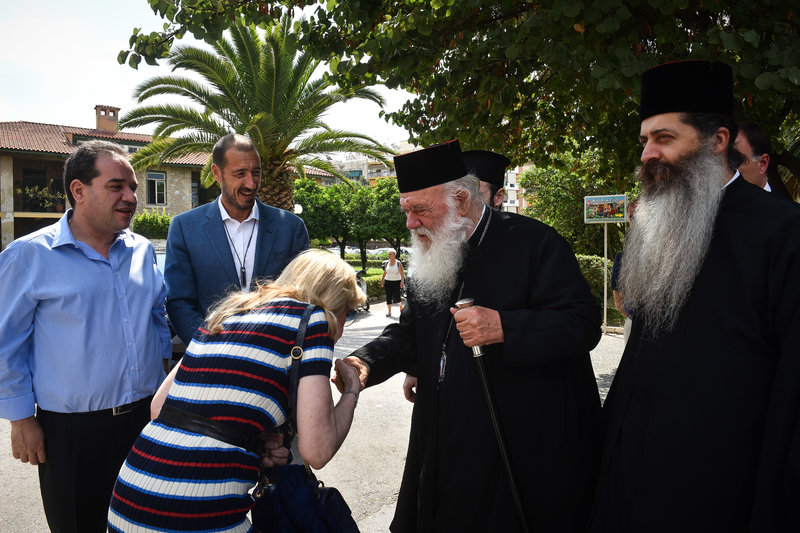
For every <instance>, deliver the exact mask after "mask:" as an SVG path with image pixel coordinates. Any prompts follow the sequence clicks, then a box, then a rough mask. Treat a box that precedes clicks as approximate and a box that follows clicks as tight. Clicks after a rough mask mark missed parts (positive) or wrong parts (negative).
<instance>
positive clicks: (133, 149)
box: [125, 146, 139, 154]
mask: <svg viewBox="0 0 800 533" xmlns="http://www.w3.org/2000/svg"><path fill="white" fill-rule="evenodd" d="M125 148H127V149H128V153H129V154H135V153H136V152H138V151H139V147H138V146H126V147H125Z"/></svg>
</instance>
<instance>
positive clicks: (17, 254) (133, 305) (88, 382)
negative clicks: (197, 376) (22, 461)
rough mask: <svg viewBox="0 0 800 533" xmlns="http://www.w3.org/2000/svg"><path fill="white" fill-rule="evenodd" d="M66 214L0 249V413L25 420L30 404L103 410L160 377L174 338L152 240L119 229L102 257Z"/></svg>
mask: <svg viewBox="0 0 800 533" xmlns="http://www.w3.org/2000/svg"><path fill="white" fill-rule="evenodd" d="M70 215H71V213H70V211H68V212H67V213H66V214H65V215H64V216H63V217H61V219H60V220H59V221H58V222H57V223H55V224H53V225H51V226H48V227H46V228H43V229H41V230H39V231H37V232H34V233H31V234H30V235H27V236H25V237H22V238H20V239H17V240H16V241H14V242H12V243H11V244H10V245H9V246H8V248H6V250H4V251H3V252H2V253H0V418H5V419H8V420H20V419H23V418H27V417H29V416H31V415H33V414H34V411H35V407H34V404H38V405H39V407H40V408H42V409H45V410H48V411H56V412H60V413H77V412H86V411H98V410H101V409H109V408H111V407H116V406H118V405H124V404H127V403H131V402H134V401H136V400H139V399H141V398H145V397H147V396H149V395H151V394H153V393H154V392H155V391H156V389H157V388H158V386H159V384H160V383H161V381H162V380H163V379H164V367H163V362H162V359H165V358H169V357H170V356H171V343H170V332H169V327H168V326H167V321H166V310H165V307H164V302H165V297H166V290H165V288H164V279H163V277H162V276H161V273H160V272H159V271H158V268H157V267H156V263H155V252H154V250H153V246H152V245H151V244H150V242H149V241H148V240H147V239H145V238H144V237H142V236H140V235H136V234H135V233H132V232H131V231H129V230H124V231H122V232H120V233H119V235H117V239H116V240H115V241H114V243H113V244H112V245H111V250H110V251H109V258H108V259H106V258H105V257H103V256H102V255H100V254H99V253H97V252H96V251H95V250H94V249H93V248H91V247H90V246H89V245H87V244H85V243H83V242H76V241H75V238H74V237H73V235H72V232H71V231H70V228H69V224H68V222H67V219H68V216H70Z"/></svg>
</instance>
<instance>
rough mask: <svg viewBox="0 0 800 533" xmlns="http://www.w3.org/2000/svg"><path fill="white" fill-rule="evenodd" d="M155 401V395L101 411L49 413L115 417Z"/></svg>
mask: <svg viewBox="0 0 800 533" xmlns="http://www.w3.org/2000/svg"><path fill="white" fill-rule="evenodd" d="M152 401H153V395H152V394H151V395H150V396H148V397H146V398H142V399H141V400H136V401H135V402H131V403H126V404H125V405H118V406H116V407H112V408H111V409H100V410H99V411H83V412H79V413H57V412H56V411H49V412H51V413H57V414H65V415H113V416H119V415H124V414H128V413H130V412H131V411H133V410H134V409H138V408H139V407H142V406H143V405H150V402H152ZM39 410H40V411H46V409H41V408H40V409H39Z"/></svg>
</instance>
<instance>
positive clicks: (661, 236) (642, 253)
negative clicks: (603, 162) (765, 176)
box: [619, 145, 729, 337]
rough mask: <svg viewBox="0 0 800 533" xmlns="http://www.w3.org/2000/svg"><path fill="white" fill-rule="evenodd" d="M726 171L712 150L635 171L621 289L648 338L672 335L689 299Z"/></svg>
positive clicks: (712, 230) (710, 147)
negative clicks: (635, 197) (635, 198)
mask: <svg viewBox="0 0 800 533" xmlns="http://www.w3.org/2000/svg"><path fill="white" fill-rule="evenodd" d="M728 172H729V171H728V170H727V169H726V168H725V165H724V164H723V161H722V160H721V159H720V157H719V155H718V154H717V153H715V152H714V150H713V146H712V145H706V146H702V147H701V148H699V149H698V150H697V151H695V152H693V153H692V154H689V155H688V156H687V157H685V158H683V159H682V160H680V161H678V162H676V163H674V164H669V163H663V162H655V161H650V162H648V163H646V164H644V165H642V167H640V168H639V170H638V172H637V174H638V178H639V180H640V181H641V182H642V185H643V192H642V195H641V196H640V198H639V203H638V205H637V208H636V219H635V222H634V223H633V224H632V225H631V228H630V230H629V231H628V234H627V236H626V239H625V250H624V256H623V262H622V269H621V271H620V280H619V286H620V289H621V292H622V294H623V299H624V301H625V306H626V307H627V308H628V309H631V310H633V312H634V320H642V321H644V328H645V333H646V334H647V335H649V336H651V337H657V336H658V335H660V334H661V333H664V332H669V331H671V330H672V329H673V328H674V327H675V324H676V322H677V321H678V318H679V317H680V312H681V310H682V309H683V306H684V305H685V304H686V301H687V300H688V299H689V296H690V294H691V289H692V286H693V285H694V280H695V278H696V277H697V274H698V273H699V272H700V269H701V267H702V266H703V262H704V260H705V257H706V254H707V253H708V246H709V243H710V242H711V238H712V236H713V233H714V222H715V220H716V216H717V211H718V210H719V203H720V201H721V199H722V195H723V190H722V185H723V184H724V183H725V176H726V175H727V173H728Z"/></svg>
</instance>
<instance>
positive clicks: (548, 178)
mask: <svg viewBox="0 0 800 533" xmlns="http://www.w3.org/2000/svg"><path fill="white" fill-rule="evenodd" d="M575 144H577V143H573V146H574V145H575ZM629 181H630V180H629V179H626V177H624V176H618V175H617V176H615V175H614V174H613V173H610V172H609V171H608V165H607V163H606V162H604V161H603V158H602V155H601V153H600V151H599V150H588V151H585V152H583V153H581V154H579V155H575V153H574V152H571V151H567V152H563V153H559V154H556V155H554V156H553V159H552V161H551V164H550V165H548V166H547V167H540V166H534V167H532V168H530V169H528V170H526V171H525V172H523V173H522V175H521V176H520V177H519V179H518V182H519V184H520V186H522V187H524V188H525V199H526V200H527V202H528V204H529V205H528V207H526V208H525V212H524V214H525V215H527V216H530V217H532V218H536V219H538V220H541V221H542V222H544V223H546V224H548V225H550V226H552V227H553V228H555V229H556V231H558V233H560V234H561V236H563V237H564V238H565V239H566V240H567V242H569V243H570V244H571V245H572V249H573V251H574V252H575V253H576V254H587V255H599V256H602V255H603V246H604V245H603V226H602V224H585V223H584V221H583V209H582V206H583V197H584V196H594V195H599V194H620V193H623V192H626V191H627V192H628V194H629V198H630V197H631V196H633V195H634V194H635V189H634V188H632V187H630V183H629ZM608 229H609V233H608V237H609V250H610V252H609V254H610V256H611V257H613V254H614V253H615V252H616V251H619V250H620V249H621V248H622V245H621V242H622V238H623V235H624V232H625V230H626V229H627V228H626V225H625V224H609V228H608Z"/></svg>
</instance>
